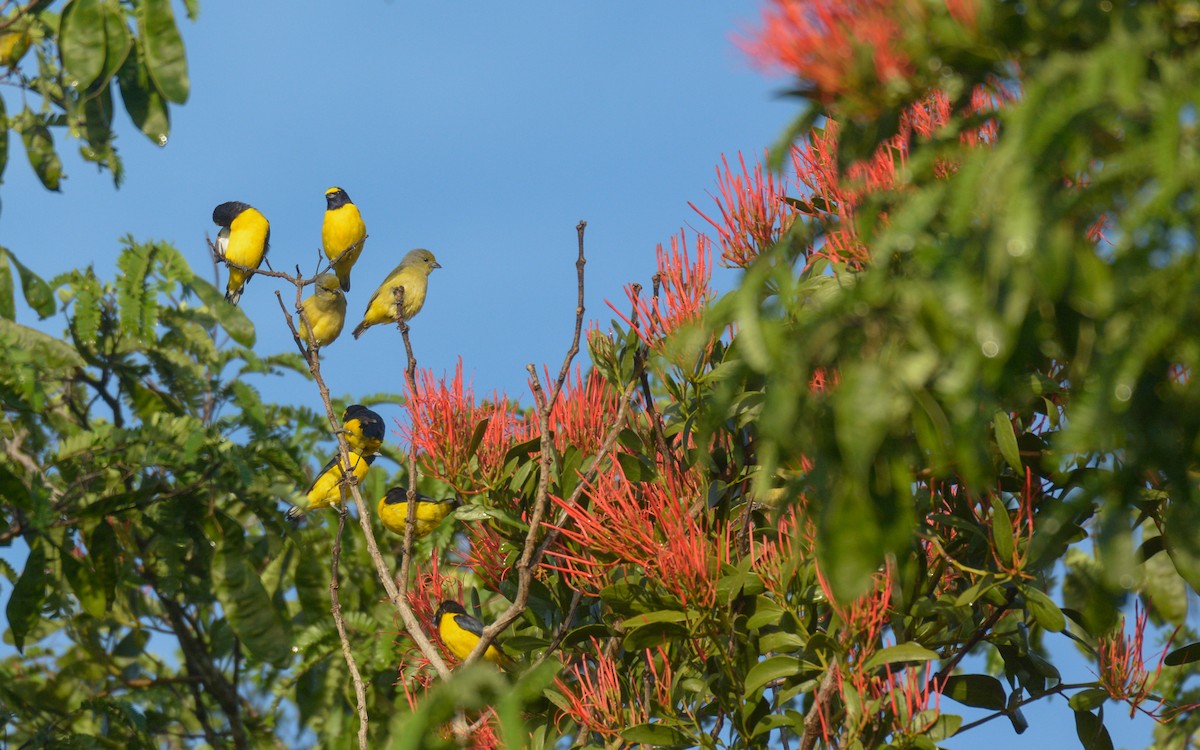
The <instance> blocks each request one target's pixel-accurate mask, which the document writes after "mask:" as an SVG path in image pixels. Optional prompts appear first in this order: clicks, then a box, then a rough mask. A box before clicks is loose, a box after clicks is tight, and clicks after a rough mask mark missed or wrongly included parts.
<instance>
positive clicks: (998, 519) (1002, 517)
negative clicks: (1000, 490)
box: [992, 496, 1016, 564]
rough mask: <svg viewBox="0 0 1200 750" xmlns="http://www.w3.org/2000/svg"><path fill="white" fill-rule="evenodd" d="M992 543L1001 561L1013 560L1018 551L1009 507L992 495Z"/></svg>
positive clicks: (1008, 561)
mask: <svg viewBox="0 0 1200 750" xmlns="http://www.w3.org/2000/svg"><path fill="white" fill-rule="evenodd" d="M992 544H993V545H994V546H995V548H996V557H997V558H999V559H1000V562H1001V563H1005V564H1009V563H1011V562H1012V559H1013V555H1014V553H1015V552H1016V539H1015V538H1014V537H1013V529H1012V519H1011V518H1010V517H1009V515H1008V509H1007V508H1005V507H1004V501H1003V500H1001V499H1000V498H999V497H995V496H993V497H992Z"/></svg>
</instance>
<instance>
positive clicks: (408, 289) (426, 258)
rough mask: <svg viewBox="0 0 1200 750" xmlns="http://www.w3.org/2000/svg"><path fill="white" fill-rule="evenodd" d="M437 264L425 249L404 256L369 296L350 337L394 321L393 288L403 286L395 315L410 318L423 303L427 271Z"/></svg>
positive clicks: (394, 291)
mask: <svg viewBox="0 0 1200 750" xmlns="http://www.w3.org/2000/svg"><path fill="white" fill-rule="evenodd" d="M441 267H442V264H440V263H438V262H437V258H435V257H434V256H433V253H431V252H429V251H428V250H422V249H417V250H412V251H410V252H409V253H408V255H405V256H404V260H402V261H400V265H398V266H396V267H395V268H393V269H392V272H391V273H389V274H388V275H387V278H386V279H384V280H383V283H382V284H380V285H379V288H378V289H376V290H375V294H373V295H371V301H370V302H368V303H367V311H366V312H365V313H363V319H362V322H361V323H359V324H358V325H357V326H356V327H355V329H354V338H358V337H359V336H361V335H362V333H363V331H365V330H367V329H368V328H370V327H371V326H374V325H379V324H380V323H394V322H396V318H397V317H398V316H397V314H396V313H397V310H396V289H398V288H400V287H404V314H403V315H402V316H399V317H403V318H404V319H405V320H411V319H412V317H413V316H414V315H416V314H417V313H419V312H420V311H421V307H423V306H424V305H425V291H426V290H427V289H428V287H429V274H430V273H432V272H433V269H435V268H441Z"/></svg>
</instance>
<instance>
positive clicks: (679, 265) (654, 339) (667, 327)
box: [608, 230, 713, 346]
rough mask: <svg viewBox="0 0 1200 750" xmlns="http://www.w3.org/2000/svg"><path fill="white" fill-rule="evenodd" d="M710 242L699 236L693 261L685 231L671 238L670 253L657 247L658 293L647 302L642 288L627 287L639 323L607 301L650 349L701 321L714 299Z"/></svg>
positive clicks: (638, 286) (626, 291)
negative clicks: (686, 326) (659, 285)
mask: <svg viewBox="0 0 1200 750" xmlns="http://www.w3.org/2000/svg"><path fill="white" fill-rule="evenodd" d="M710 242H711V240H709V239H708V238H707V237H705V236H704V235H698V236H697V237H696V259H695V261H694V262H693V260H692V258H691V256H690V255H689V253H688V247H687V235H686V233H685V232H683V231H682V230H681V231H680V232H679V234H678V235H676V236H675V237H672V238H671V249H670V251H669V252H668V251H666V250H663V246H662V245H659V246H658V249H657V251H656V252H657V255H658V274H657V277H658V279H659V280H660V283H661V289H660V290H659V294H656V295H654V296H653V297H651V299H650V300H649V301H647V300H646V298H645V297H643V296H642V294H641V291H640V290H641V287H640V285H636V284H630V285H628V286H626V287H625V294H626V296H627V297H628V298H629V301H630V302H631V303H633V307H634V309H635V310H636V311H637V320H636V321H632V320H631V319H630V318H628V317H626V315H625V313H623V312H621V311H620V310H619V309H617V306H616V305H614V304H613V303H612V302H608V306H609V307H611V308H612V309H613V311H614V312H616V313H617V315H619V316H620V317H621V319H622V320H624V321H625V322H626V323H627V324H628V325H629V326H630V327H631V328H633V329H634V330H636V331H637V333H638V336H639V337H640V338H641V339H642V341H644V342H646V343H647V344H650V345H651V346H655V345H658V344H660V343H661V342H662V340H663V338H664V337H666V336H668V335H669V334H670V333H671V332H672V331H674V330H675V329H677V328H679V327H680V326H682V325H685V324H687V323H693V322H698V321H699V320H700V317H701V315H703V313H704V308H705V307H707V306H708V303H709V302H710V301H711V300H712V298H713V290H712V286H711V283H710V282H711V281H712V249H711V248H710V247H709V244H710Z"/></svg>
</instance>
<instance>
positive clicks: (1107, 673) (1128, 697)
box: [1096, 604, 1200, 723]
mask: <svg viewBox="0 0 1200 750" xmlns="http://www.w3.org/2000/svg"><path fill="white" fill-rule="evenodd" d="M1134 613H1135V614H1134V625H1133V634H1132V635H1128V636H1126V635H1125V615H1121V626H1120V627H1119V628H1116V629H1114V630H1113V632H1112V633H1110V634H1109V635H1106V636H1104V637H1103V638H1101V639H1100V642H1099V643H1097V644H1096V651H1097V653H1098V655H1099V668H1100V674H1099V678H1100V686H1101V687H1103V688H1104V689H1105V690H1107V691H1108V694H1109V696H1110V697H1111V698H1112V699H1113V700H1118V701H1125V702H1126V703H1128V704H1129V718H1131V719H1132V718H1133V717H1134V715H1135V714H1136V713H1137V712H1138V711H1141V712H1142V713H1144V714H1146V715H1147V716H1149V717H1150V718H1152V719H1154V720H1155V721H1157V722H1159V723H1166V722H1167V721H1169V720H1170V719H1171V718H1173V717H1175V716H1177V715H1178V714H1180V713H1181V712H1183V711H1190V710H1192V709H1195V708H1196V707H1197V706H1198V705H1200V704H1190V705H1187V706H1172V707H1168V708H1166V710H1164V707H1165V706H1166V704H1165V702H1164V701H1163V700H1162V699H1161V698H1159V699H1158V703H1157V704H1155V705H1154V706H1153V707H1152V708H1149V709H1147V708H1143V706H1142V704H1143V703H1144V702H1145V701H1146V700H1147V699H1148V698H1150V697H1151V693H1153V691H1154V686H1155V684H1156V683H1157V682H1158V678H1159V676H1160V675H1162V668H1163V661H1164V660H1165V659H1166V658H1167V652H1168V651H1170V649H1171V644H1172V643H1173V642H1174V641H1175V636H1176V635H1177V634H1178V633H1179V628H1176V629H1175V632H1174V633H1172V634H1171V637H1170V638H1169V639H1167V644H1166V645H1165V646H1163V650H1162V653H1160V654H1159V655H1158V664H1157V665H1156V666H1155V668H1154V671H1153V672H1151V671H1150V670H1149V669H1148V668H1147V667H1146V659H1145V657H1144V656H1143V655H1142V649H1143V647H1144V644H1145V637H1146V622H1147V616H1146V611H1145V610H1143V609H1142V608H1141V606H1139V605H1136V604H1135V610H1134Z"/></svg>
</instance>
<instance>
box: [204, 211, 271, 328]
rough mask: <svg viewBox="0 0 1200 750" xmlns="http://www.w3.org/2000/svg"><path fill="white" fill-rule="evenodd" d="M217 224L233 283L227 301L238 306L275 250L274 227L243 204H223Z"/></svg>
mask: <svg viewBox="0 0 1200 750" xmlns="http://www.w3.org/2000/svg"><path fill="white" fill-rule="evenodd" d="M212 218H213V222H214V223H215V224H217V225H218V226H220V227H221V231H220V232H218V233H217V250H218V251H219V252H220V254H221V256H222V257H223V258H224V259H225V262H226V265H227V266H229V283H228V284H227V285H226V286H225V299H227V300H229V301H230V302H232V303H233V304H235V305H236V304H237V303H238V300H240V299H241V298H242V290H243V289H245V287H246V282H248V281H249V280H250V277H251V276H253V275H254V271H255V269H257V268H258V267H259V265H261V264H262V262H263V258H265V257H267V251H268V250H269V249H270V247H271V223H270V222H269V221H267V217H265V216H263V215H262V214H261V213H259V211H258V209H256V208H254V207H252V206H250V205H248V204H246V203H242V202H241V201H229V202H228V203H222V204H221V205H219V206H217V207H216V208H214V209H213V215H212Z"/></svg>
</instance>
